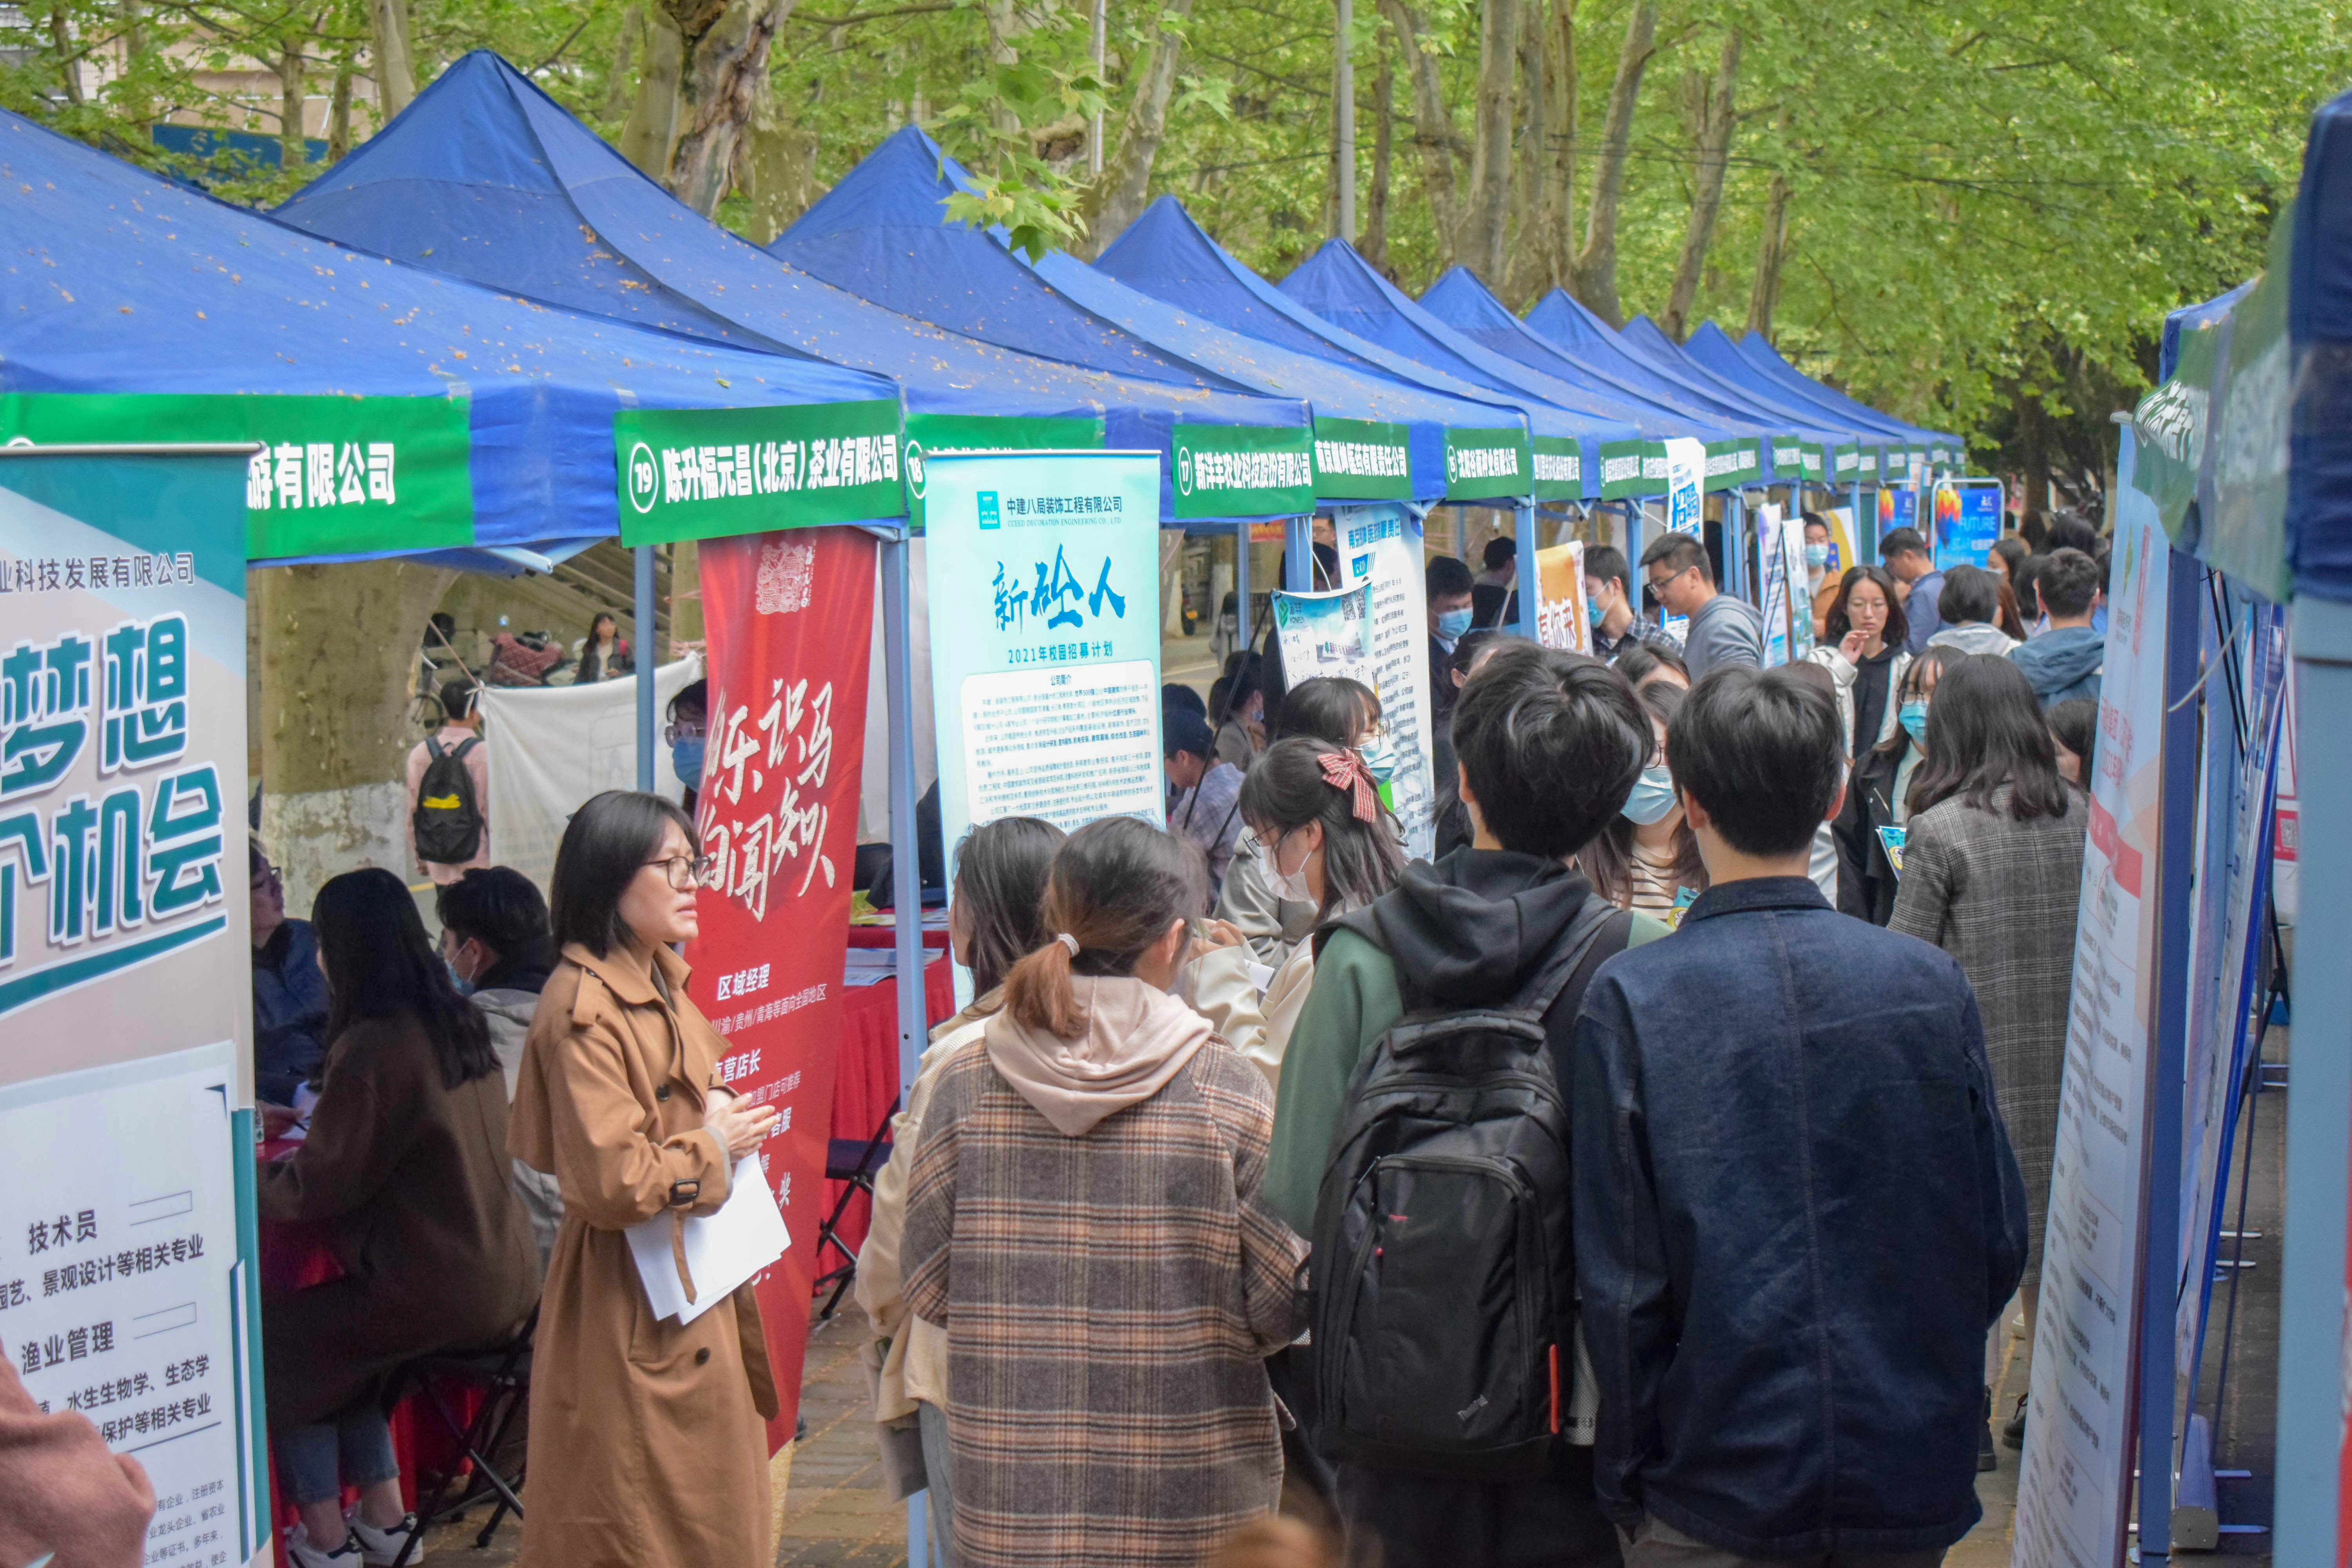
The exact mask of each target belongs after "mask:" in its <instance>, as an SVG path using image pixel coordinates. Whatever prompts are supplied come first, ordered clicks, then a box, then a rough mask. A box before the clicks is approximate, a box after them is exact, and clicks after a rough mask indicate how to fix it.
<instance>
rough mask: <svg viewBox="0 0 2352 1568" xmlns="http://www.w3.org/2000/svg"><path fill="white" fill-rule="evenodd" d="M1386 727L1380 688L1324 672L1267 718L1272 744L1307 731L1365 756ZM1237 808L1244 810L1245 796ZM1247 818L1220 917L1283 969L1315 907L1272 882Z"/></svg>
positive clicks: (1378, 775) (1259, 956)
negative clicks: (1280, 892) (1284, 894)
mask: <svg viewBox="0 0 2352 1568" xmlns="http://www.w3.org/2000/svg"><path fill="white" fill-rule="evenodd" d="M1380 733H1381V700H1380V696H1379V694H1378V693H1376V692H1375V691H1373V689H1371V688H1370V687H1369V686H1367V685H1365V684H1364V683H1363V682H1362V681H1360V680H1353V679H1349V678H1348V677H1347V676H1344V675H1318V676H1314V677H1311V678H1309V679H1306V680H1302V681H1300V682H1299V683H1298V684H1297V685H1296V686H1294V687H1292V688H1291V689H1289V690H1288V691H1287V692H1286V693H1284V695H1283V699H1282V705H1281V706H1280V707H1279V708H1276V710H1274V717H1273V718H1272V719H1271V720H1269V721H1267V724H1266V735H1267V742H1268V744H1272V743H1273V742H1276V741H1286V740H1289V739H1291V738H1292V737H1294V736H1298V735H1305V736H1308V737H1310V738H1312V739H1314V740H1318V741H1320V742H1324V744H1325V745H1326V746H1327V747H1333V746H1339V747H1346V748H1348V749H1349V750H1351V751H1354V752H1357V753H1358V754H1359V755H1362V754H1363V752H1365V751H1366V750H1367V749H1368V748H1370V747H1372V746H1373V744H1374V738H1375V737H1376V736H1379V735H1380ZM1391 762H1392V759H1391ZM1365 765H1366V766H1367V767H1368V768H1371V770H1372V773H1373V777H1374V779H1375V780H1376V781H1377V780H1381V779H1382V778H1384V777H1385V776H1386V775H1385V773H1384V772H1383V771H1382V770H1381V769H1380V768H1375V767H1373V766H1372V763H1370V761H1369V760H1368V761H1367V762H1366V764H1365ZM1234 807H1235V811H1236V813H1237V814H1238V813H1239V809H1240V796H1239V795H1235V796H1234ZM1242 822H1243V828H1242V832H1241V834H1240V836H1239V837H1236V838H1235V839H1234V854H1233V859H1232V861H1231V862H1230V863H1229V864H1228V865H1227V866H1226V867H1225V873H1224V878H1223V881H1222V882H1221V883H1220V884H1219V885H1218V889H1217V920H1218V921H1220V922H1221V923H1223V924H1228V925H1231V926H1232V927H1233V928H1234V930H1235V931H1237V932H1239V933H1240V936H1241V939H1242V941H1243V942H1245V943H1246V944H1247V945H1248V947H1249V950H1250V952H1251V954H1252V955H1253V956H1254V957H1255V958H1256V960H1257V961H1258V962H1259V963H1263V964H1265V965H1266V966H1267V967H1269V968H1275V969H1278V968H1280V967H1281V966H1282V964H1283V962H1284V961H1285V960H1286V959H1287V958H1289V956H1290V950H1291V948H1292V947H1293V946H1294V945H1295V944H1297V942H1302V941H1304V940H1305V939H1306V936H1307V932H1308V931H1312V930H1314V929H1315V910H1314V906H1313V905H1312V904H1309V903H1305V902H1301V901H1299V900H1291V899H1280V898H1277V897H1276V894H1275V891H1274V889H1273V887H1272V885H1271V884H1269V883H1268V882H1267V881H1266V878H1265V859H1264V858H1263V857H1261V856H1260V855H1259V853H1258V847H1257V839H1256V838H1255V837H1253V836H1252V835H1251V833H1250V831H1249V827H1248V822H1249V818H1248V816H1246V815H1245V814H1244V815H1242Z"/></svg>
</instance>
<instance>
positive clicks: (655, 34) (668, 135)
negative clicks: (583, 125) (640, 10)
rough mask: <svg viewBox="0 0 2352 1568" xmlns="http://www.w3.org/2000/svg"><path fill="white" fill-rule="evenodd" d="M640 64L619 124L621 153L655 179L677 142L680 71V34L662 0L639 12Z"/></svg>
mask: <svg viewBox="0 0 2352 1568" xmlns="http://www.w3.org/2000/svg"><path fill="white" fill-rule="evenodd" d="M645 43H646V47H645V64H644V65H643V66H641V67H639V68H638V70H637V96H636V101H635V102H634V103H632V104H631V105H630V106H629V118H628V121H627V122H626V123H625V124H624V125H623V126H622V127H621V140H620V142H619V150H620V153H621V156H622V157H624V158H626V159H627V160H628V161H629V162H630V163H635V165H636V166H637V167H638V168H640V169H643V170H644V171H645V172H646V174H651V175H652V176H653V177H654V178H655V179H656V180H663V181H667V179H668V177H669V154H670V149H671V148H673V147H675V146H677V106H678V94H679V83H680V81H681V79H683V77H684V75H685V71H686V36H685V35H684V34H683V33H681V32H680V31H679V30H678V26H677V22H676V21H674V20H673V19H672V18H671V16H670V14H669V11H668V8H667V7H666V6H662V5H649V6H647V7H646V14H645Z"/></svg>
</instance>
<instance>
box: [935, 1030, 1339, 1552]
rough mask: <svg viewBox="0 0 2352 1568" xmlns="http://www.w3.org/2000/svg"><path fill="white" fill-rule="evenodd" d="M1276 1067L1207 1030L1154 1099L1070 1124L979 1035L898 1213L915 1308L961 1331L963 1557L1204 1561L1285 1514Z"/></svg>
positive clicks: (1285, 1237) (1285, 1257)
mask: <svg viewBox="0 0 2352 1568" xmlns="http://www.w3.org/2000/svg"><path fill="white" fill-rule="evenodd" d="M1273 1129H1274V1094H1273V1091H1272V1090H1270V1089H1268V1088H1267V1087H1266V1081H1265V1076H1264V1075H1263V1074H1261V1073H1260V1072H1259V1071H1258V1070H1257V1069H1256V1068H1254V1067H1252V1066H1251V1065H1250V1064H1249V1063H1248V1061H1247V1060H1245V1059H1244V1058H1243V1057H1242V1056H1241V1055H1240V1054H1239V1053H1238V1052H1236V1051H1234V1049H1233V1047H1230V1046H1228V1045H1227V1044H1226V1043H1225V1042H1224V1041H1223V1040H1222V1039H1217V1038H1211V1039H1210V1040H1209V1041H1208V1042H1207V1043H1206V1044H1204V1045H1203V1046H1202V1047H1201V1048H1200V1049H1199V1050H1198V1051H1197V1052H1195V1053H1194V1055H1193V1057H1192V1060H1191V1061H1189V1062H1187V1063H1186V1064H1185V1066H1184V1067H1183V1068H1182V1069H1181V1071H1179V1072H1178V1074H1177V1075H1176V1077H1175V1078H1174V1079H1171V1080H1170V1082H1169V1083H1168V1085H1167V1087H1165V1088H1164V1089H1161V1090H1160V1092H1159V1093H1158V1094H1156V1095H1154V1096H1153V1097H1152V1098H1151V1099H1150V1100H1145V1101H1144V1102H1142V1103H1141V1104H1139V1105H1135V1106H1131V1107H1129V1108H1128V1109H1127V1110H1122V1111H1119V1112H1118V1113H1117V1114H1115V1115H1113V1116H1111V1117H1109V1118H1108V1119H1107V1120H1105V1121H1102V1122H1100V1123H1098V1124H1097V1125H1096V1126H1095V1127H1094V1128H1093V1129H1092V1131H1088V1132H1087V1134H1086V1135H1084V1136H1083V1137H1076V1138H1073V1137H1069V1136H1066V1135H1065V1134H1063V1133H1062V1132H1059V1131H1055V1129H1054V1128H1053V1127H1052V1126H1051V1125H1050V1124H1048V1123H1047V1121H1045V1118H1044V1117H1043V1116H1041V1115H1039V1114H1038V1113H1037V1111H1036V1110H1035V1109H1034V1107H1032V1106H1031V1105H1030V1104H1029V1102H1028V1101H1027V1100H1024V1099H1023V1098H1022V1097H1021V1096H1020V1095H1019V1094H1018V1093H1017V1092H1015V1091H1014V1089H1013V1087H1012V1086H1011V1085H1010V1084H1008V1083H1007V1082H1006V1081H1005V1079H1003V1077H1002V1076H1001V1075H1000V1074H999V1073H998V1072H997V1070H996V1068H994V1067H993V1066H992V1065H991V1063H990V1062H989V1059H988V1055H987V1052H986V1049H985V1047H982V1046H981V1045H979V1044H977V1043H975V1044H974V1045H971V1046H968V1047H965V1048H964V1050H963V1051H962V1052H961V1054H960V1055H958V1056H957V1057H956V1058H954V1059H953V1060H951V1061H950V1062H949V1064H948V1065H947V1066H946V1067H945V1068H942V1069H941V1070H940V1081H939V1087H938V1088H937V1089H935V1090H934V1091H933V1095H932V1099H931V1105H930V1110H929V1114H928V1115H927V1116H926V1118H925V1120H924V1125H923V1142H922V1148H921V1152H919V1154H917V1156H916V1158H915V1170H914V1176H913V1182H912V1185H911V1188H910V1190H909V1195H908V1202H907V1228H906V1242H905V1253H904V1256H905V1263H906V1278H907V1300H908V1304H909V1306H910V1307H911V1309H912V1310H913V1311H914V1312H915V1314H916V1315H917V1316H919V1317H921V1318H924V1319H926V1320H928V1321H931V1322H935V1323H939V1324H941V1325H943V1326H944V1327H945V1328H946V1330H947V1334H948V1391H949V1403H948V1411H947V1415H948V1433H949V1440H950V1453H951V1455H952V1459H953V1464H954V1496H955V1505H956V1521H955V1540H956V1553H957V1561H958V1562H960V1563H965V1564H968V1565H970V1568H1015V1565H1018V1568H1118V1565H1126V1564H1133V1565H1136V1568H1142V1565H1145V1564H1152V1565H1160V1564H1165V1565H1168V1568H1178V1565H1182V1568H1192V1565H1193V1564H1196V1563H1201V1562H1202V1561H1203V1560H1204V1559H1205V1558H1206V1557H1207V1556H1208V1555H1209V1554H1210V1552H1212V1551H1213V1549H1214V1547H1215V1545H1216V1544H1217V1542H1220V1541H1221V1540H1223V1538H1224V1537H1225V1536H1226V1535H1227V1534H1229V1533H1231V1531H1233V1530H1234V1528H1235V1527H1236V1526H1238V1525H1240V1524H1243V1523H1245V1522H1246V1521H1250V1520H1252V1519H1255V1518H1258V1517H1260V1516H1262V1515H1265V1514H1267V1513H1271V1512H1272V1511H1273V1510H1274V1506H1275V1501H1276V1496H1277V1494H1278V1493H1279V1492H1280V1490H1281V1486H1282V1450H1281V1445H1280V1441H1279V1439H1278V1436H1277V1435H1276V1428H1275V1413H1274V1399H1273V1395H1272V1394H1271V1392H1270V1390H1269V1389H1268V1387H1267V1384H1266V1375H1265V1361H1264V1358H1265V1357H1266V1356H1268V1355H1271V1354H1272V1353H1274V1352H1276V1351H1277V1350H1279V1349H1281V1348H1282V1347H1283V1346H1284V1345H1286V1344H1287V1343H1288V1342H1290V1341H1291V1339H1292V1338H1294V1337H1295V1336H1296V1334H1297V1331H1298V1330H1299V1328H1300V1327H1301V1326H1302V1319H1301V1316H1300V1313H1299V1310H1298V1306H1297V1300H1296V1299H1295V1294H1294V1286H1293V1280H1294V1277H1295V1275H1296V1273H1297V1266H1298V1262H1299V1259H1300V1258H1302V1257H1303V1256H1304V1255H1305V1252H1306V1248H1305V1247H1304V1246H1303V1245H1302V1244H1301V1243H1300V1241H1299V1240H1298V1238H1297V1237H1296V1236H1294V1235H1293V1234H1292V1233H1291V1231H1290V1229H1289V1227H1288V1226H1285V1225H1284V1224H1283V1223H1282V1222H1281V1221H1280V1220H1278V1219H1276V1218H1275V1217H1274V1215H1272V1214H1271V1213H1269V1212H1268V1211H1267V1210H1266V1208H1265V1206H1264V1205H1263V1204H1262V1203H1261V1201H1260V1199H1259V1196H1258V1187H1259V1184H1260V1182H1261V1181H1263V1180H1264V1178H1265V1163H1266V1152H1267V1146H1268V1142H1269V1139H1270V1137H1271V1135H1272V1132H1273Z"/></svg>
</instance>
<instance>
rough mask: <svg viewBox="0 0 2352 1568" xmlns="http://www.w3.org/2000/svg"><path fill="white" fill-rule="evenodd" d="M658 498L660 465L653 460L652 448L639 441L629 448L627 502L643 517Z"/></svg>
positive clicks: (659, 496)
mask: <svg viewBox="0 0 2352 1568" xmlns="http://www.w3.org/2000/svg"><path fill="white" fill-rule="evenodd" d="M660 498H661V465H660V464H658V463H656V462H655V461H654V449H653V448H652V447H648V446H646V444H645V443H644V442H643V441H640V442H638V443H637V444H636V445H635V446H634V447H630V448H629V504H630V505H631V506H633V507H635V508H636V510H637V515H638V516H639V517H643V516H645V514H646V513H647V512H649V511H651V510H654V502H655V501H656V500H659V499H660Z"/></svg>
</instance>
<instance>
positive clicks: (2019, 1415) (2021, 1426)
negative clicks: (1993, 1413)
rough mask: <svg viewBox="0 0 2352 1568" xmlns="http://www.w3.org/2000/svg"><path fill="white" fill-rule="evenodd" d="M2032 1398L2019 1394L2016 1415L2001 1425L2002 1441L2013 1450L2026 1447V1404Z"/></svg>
mask: <svg viewBox="0 0 2352 1568" xmlns="http://www.w3.org/2000/svg"><path fill="white" fill-rule="evenodd" d="M2030 1398H2032V1395H2031V1394H2019V1395H2018V1396H2017V1412H2016V1414H2014V1415H2011V1417H2010V1418H2009V1419H2008V1420H2007V1421H2005V1422H2003V1423H2002V1424H2001V1428H2000V1440H2001V1441H2002V1442H2004V1443H2006V1444H2008V1445H2009V1446H2010V1447H2012V1448H2022V1447H2025V1404H2026V1401H2027V1400H2028V1399H2030Z"/></svg>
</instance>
